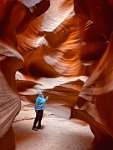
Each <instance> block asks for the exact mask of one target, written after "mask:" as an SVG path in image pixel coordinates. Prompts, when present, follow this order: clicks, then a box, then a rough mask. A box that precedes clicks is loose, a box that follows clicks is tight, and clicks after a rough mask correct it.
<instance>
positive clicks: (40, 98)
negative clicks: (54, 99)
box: [35, 95, 48, 110]
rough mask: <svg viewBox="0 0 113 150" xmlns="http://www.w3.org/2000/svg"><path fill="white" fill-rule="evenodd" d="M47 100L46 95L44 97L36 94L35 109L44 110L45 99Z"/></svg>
mask: <svg viewBox="0 0 113 150" xmlns="http://www.w3.org/2000/svg"><path fill="white" fill-rule="evenodd" d="M47 100H48V97H46V98H44V96H43V95H42V96H38V97H37V98H36V102H35V110H44V109H45V104H46V101H47Z"/></svg>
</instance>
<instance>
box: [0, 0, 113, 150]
mask: <svg viewBox="0 0 113 150" xmlns="http://www.w3.org/2000/svg"><path fill="white" fill-rule="evenodd" d="M112 18H113V1H112V0H93V1H91V0H84V1H82V0H68V1H67V0H38V1H37V0H31V1H29V2H28V0H1V4H0V118H1V119H0V147H2V149H1V150H14V149H15V140H14V133H13V130H12V123H13V120H14V118H15V116H16V115H17V114H18V113H19V111H20V106H21V100H22V99H24V98H27V99H28V100H29V101H31V102H32V103H34V102H35V98H36V92H37V91H43V92H44V95H49V102H50V103H54V104H55V105H57V104H62V105H63V106H64V107H65V108H67V109H68V110H70V115H69V116H68V118H70V117H73V118H79V119H81V120H84V121H86V122H87V123H88V124H89V125H90V127H91V131H92V132H93V134H94V136H95V138H94V142H93V148H92V149H93V150H100V149H102V150H106V149H109V150H112V149H113V125H112V122H113V115H112V103H113V100H112V99H113V98H112V95H113V94H112V91H113V85H112V82H113V80H112V70H113V69H112V55H113V52H112V48H113V36H112V31H113V19H112ZM24 96H25V97H24ZM49 102H48V103H49ZM55 105H54V106H55ZM59 107H60V105H59ZM9 139H10V140H9ZM6 141H9V143H8V144H7V145H6V144H5V142H6ZM9 145H12V146H9Z"/></svg>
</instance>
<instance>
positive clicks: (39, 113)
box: [32, 92, 48, 131]
mask: <svg viewBox="0 0 113 150" xmlns="http://www.w3.org/2000/svg"><path fill="white" fill-rule="evenodd" d="M47 100H48V96H47V97H46V98H44V96H43V93H42V92H40V93H39V96H38V97H37V98H36V102H35V112H36V117H35V120H34V123H33V127H32V130H34V131H37V130H38V129H41V128H42V126H41V121H42V118H43V112H44V110H45V105H46V101H47ZM37 123H38V126H36V125H37Z"/></svg>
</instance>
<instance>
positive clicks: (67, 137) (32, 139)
mask: <svg viewBox="0 0 113 150" xmlns="http://www.w3.org/2000/svg"><path fill="white" fill-rule="evenodd" d="M50 107H52V105H50V106H48V105H47V108H46V111H45V113H44V118H43V121H42V124H43V126H44V129H43V130H38V131H33V130H32V124H33V121H34V117H35V112H34V108H33V105H32V104H30V103H28V102H24V103H22V110H21V112H20V113H19V115H18V116H17V117H16V119H15V122H14V124H13V128H14V132H15V136H16V150H88V149H89V148H90V147H91V144H92V140H93V134H92V133H91V131H90V128H89V126H88V125H87V124H85V123H83V122H80V121H78V120H76V119H71V120H69V119H67V118H66V117H65V116H67V114H68V111H67V109H63V108H62V109H63V112H64V114H63V115H59V114H60V113H57V112H58V111H59V112H61V110H58V109H59V107H56V108H55V107H54V111H52V110H53V109H52V108H51V109H50ZM48 109H49V110H48ZM55 109H56V110H55Z"/></svg>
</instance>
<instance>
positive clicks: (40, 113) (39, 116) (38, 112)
mask: <svg viewBox="0 0 113 150" xmlns="http://www.w3.org/2000/svg"><path fill="white" fill-rule="evenodd" d="M42 118H43V110H36V117H35V120H34V124H33V127H36V124H37V122H38V127H41V121H42Z"/></svg>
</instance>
